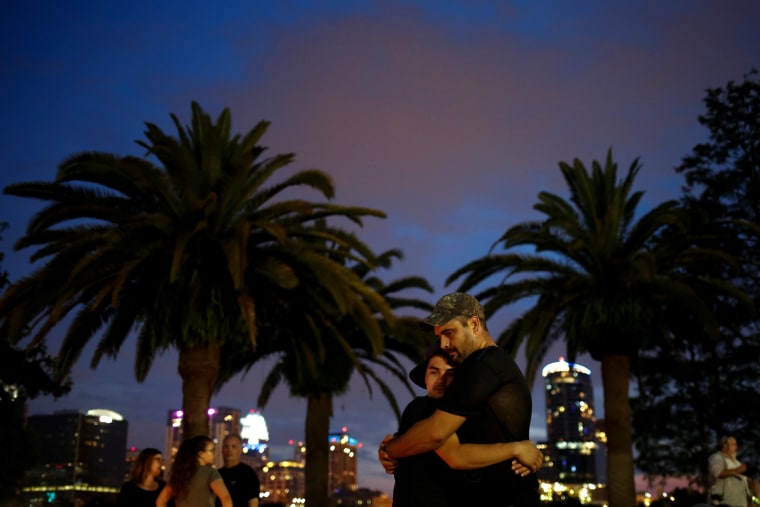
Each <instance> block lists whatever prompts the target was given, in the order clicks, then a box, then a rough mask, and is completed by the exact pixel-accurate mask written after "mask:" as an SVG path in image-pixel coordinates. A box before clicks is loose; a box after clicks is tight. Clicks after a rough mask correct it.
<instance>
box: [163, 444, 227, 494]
mask: <svg viewBox="0 0 760 507" xmlns="http://www.w3.org/2000/svg"><path fill="white" fill-rule="evenodd" d="M214 448H215V446H214V441H213V440H211V439H210V438H209V437H207V436H205V435H199V436H196V437H192V438H189V439H187V440H185V441H184V442H182V444H181V445H180V446H179V450H178V451H177V455H176V456H175V457H174V464H173V465H172V470H171V474H170V476H169V483H168V484H167V485H166V487H165V488H164V489H163V490H162V491H161V494H159V495H158V499H157V500H156V507H166V505H167V503H168V502H169V500H171V499H172V498H174V503H175V505H176V506H177V507H210V506H213V505H214V495H216V497H217V498H219V500H220V501H221V503H222V507H232V498H231V497H230V492H229V491H228V490H227V486H225V485H224V480H222V476H221V475H219V471H218V470H217V469H216V468H214V466H213V465H214Z"/></svg>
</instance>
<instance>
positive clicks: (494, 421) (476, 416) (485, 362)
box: [438, 346, 539, 506]
mask: <svg viewBox="0 0 760 507" xmlns="http://www.w3.org/2000/svg"><path fill="white" fill-rule="evenodd" d="M438 408H440V409H441V410H443V411H445V412H449V413H452V414H456V415H460V416H464V417H466V418H467V420H466V421H465V422H464V424H462V426H461V427H460V428H459V430H457V436H458V437H459V441H460V442H462V443H478V444H488V443H494V442H517V441H520V440H527V439H528V438H529V432H530V417H531V412H532V410H533V406H532V400H531V395H530V389H529V387H528V383H527V382H526V381H525V376H524V375H523V374H522V372H521V371H520V368H519V367H518V366H517V364H516V363H515V361H514V360H513V359H512V358H511V357H510V356H509V354H507V352H506V351H505V350H504V349H502V348H500V347H495V346H492V347H487V348H484V349H481V350H478V351H475V352H473V353H472V354H470V355H469V356H467V358H465V360H464V361H462V364H461V365H459V366H458V367H457V373H456V375H455V376H454V379H453V381H452V382H451V385H450V386H449V388H448V390H447V391H446V394H445V395H444V396H443V399H442V400H441V403H440V405H439V407H438ZM456 475H457V478H458V482H457V486H456V488H455V490H456V491H457V493H461V494H462V496H461V497H460V502H467V503H468V504H471V505H495V506H502V505H503V506H511V505H515V506H517V505H520V506H523V505H525V506H528V505H538V503H539V498H538V480H537V478H536V476H535V474H531V475H529V476H528V477H519V476H517V475H516V474H515V473H514V472H513V471H512V466H511V462H510V461H504V462H501V463H497V464H496V465H492V466H489V467H486V468H481V469H478V470H468V471H462V472H459V473H457V474H456Z"/></svg>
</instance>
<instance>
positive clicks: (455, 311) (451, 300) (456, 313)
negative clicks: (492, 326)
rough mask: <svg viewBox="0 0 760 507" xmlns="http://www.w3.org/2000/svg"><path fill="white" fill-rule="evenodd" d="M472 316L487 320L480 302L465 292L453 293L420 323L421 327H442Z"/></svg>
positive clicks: (443, 299) (446, 296) (445, 297)
mask: <svg viewBox="0 0 760 507" xmlns="http://www.w3.org/2000/svg"><path fill="white" fill-rule="evenodd" d="M472 316H475V317H477V318H479V319H480V320H482V321H485V320H486V314H485V312H484V311H483V307H482V306H480V303H478V300H477V299H475V298H474V297H472V296H470V295H469V294H465V293H464V292H453V293H451V294H446V295H445V296H443V297H442V298H441V299H439V300H438V302H437V303H436V304H435V307H434V308H433V313H431V314H430V315H428V316H427V317H425V318H424V319H422V320H421V321H420V327H435V326H442V325H444V324H446V323H447V322H449V321H450V320H453V319H455V318H456V317H472Z"/></svg>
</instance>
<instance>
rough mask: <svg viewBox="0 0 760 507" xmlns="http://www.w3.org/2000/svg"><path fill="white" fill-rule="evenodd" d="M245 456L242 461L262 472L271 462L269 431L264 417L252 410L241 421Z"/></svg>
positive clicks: (241, 435)
mask: <svg viewBox="0 0 760 507" xmlns="http://www.w3.org/2000/svg"><path fill="white" fill-rule="evenodd" d="M240 427H241V430H240V437H241V438H242V440H243V455H242V456H241V458H240V460H241V461H242V462H243V463H245V464H247V465H250V466H252V467H253V468H254V469H255V470H260V469H261V468H262V467H264V466H265V465H266V464H267V462H268V461H269V429H268V428H267V422H266V420H265V419H264V416H263V415H261V413H260V412H258V411H257V410H254V409H251V410H249V411H248V413H247V414H246V415H245V417H242V418H241V419H240Z"/></svg>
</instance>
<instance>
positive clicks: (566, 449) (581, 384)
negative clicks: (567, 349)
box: [539, 358, 599, 484]
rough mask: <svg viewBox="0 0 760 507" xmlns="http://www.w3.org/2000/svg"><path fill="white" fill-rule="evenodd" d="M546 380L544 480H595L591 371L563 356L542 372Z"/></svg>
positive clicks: (589, 481)
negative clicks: (546, 438)
mask: <svg viewBox="0 0 760 507" xmlns="http://www.w3.org/2000/svg"><path fill="white" fill-rule="evenodd" d="M541 375H542V376H543V377H544V379H545V382H546V429H547V437H548V441H547V442H546V447H544V448H543V449H542V451H543V452H544V455H545V463H544V467H543V468H542V469H541V471H540V472H539V477H540V478H541V479H543V480H545V481H551V482H561V483H570V484H590V483H596V482H597V481H598V477H597V473H596V461H597V452H598V451H599V445H598V443H597V441H596V428H595V423H596V419H595V416H594V389H593V385H592V383H591V370H589V369H588V368H586V367H585V366H582V365H580V364H576V363H568V362H566V361H565V360H564V359H563V358H560V360H559V361H557V362H555V363H550V364H547V365H546V366H545V367H544V369H543V370H542V371H541Z"/></svg>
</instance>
